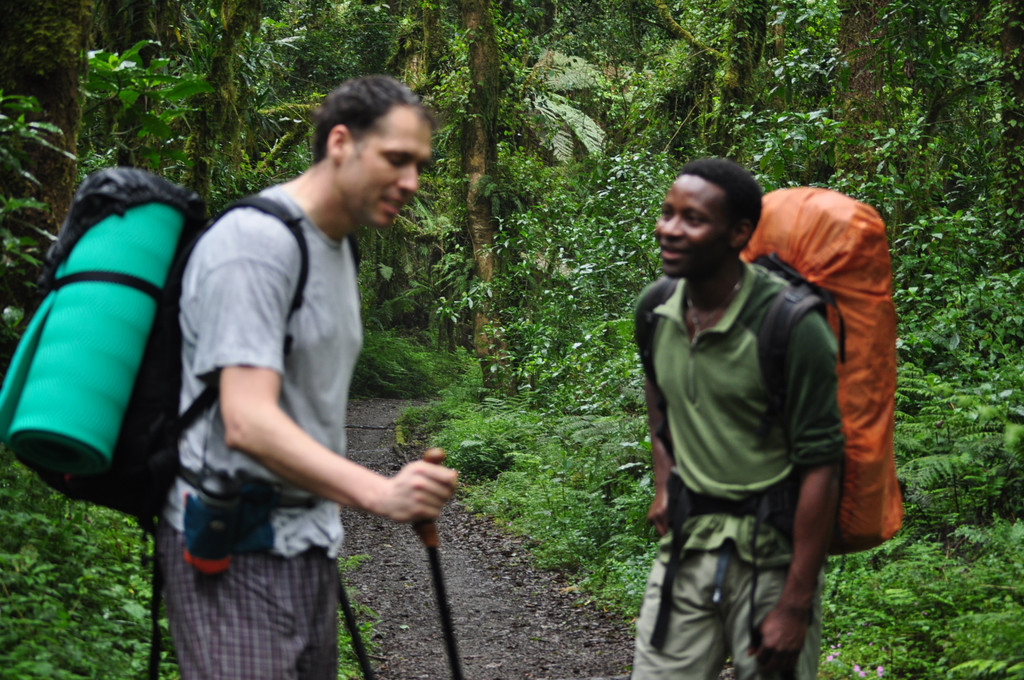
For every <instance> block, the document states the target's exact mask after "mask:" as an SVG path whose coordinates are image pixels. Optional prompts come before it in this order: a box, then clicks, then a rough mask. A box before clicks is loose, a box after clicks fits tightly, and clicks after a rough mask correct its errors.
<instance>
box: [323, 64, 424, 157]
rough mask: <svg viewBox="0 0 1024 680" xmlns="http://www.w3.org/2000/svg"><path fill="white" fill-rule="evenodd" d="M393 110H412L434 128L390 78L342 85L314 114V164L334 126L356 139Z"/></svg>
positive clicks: (410, 96)
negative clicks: (406, 107)
mask: <svg viewBox="0 0 1024 680" xmlns="http://www.w3.org/2000/svg"><path fill="white" fill-rule="evenodd" d="M395 106H408V107H410V108H412V109H415V110H416V112H417V113H419V114H420V115H421V116H422V117H423V119H424V120H425V121H427V122H428V123H430V127H431V128H433V127H434V119H433V117H432V116H431V115H430V113H429V112H428V111H427V109H426V107H424V106H423V103H422V102H421V101H420V98H419V97H418V96H417V95H416V94H415V93H414V92H413V91H412V90H410V89H409V88H408V87H406V86H405V85H403V84H402V83H400V82H398V81H397V80H395V79H394V78H392V77H391V76H383V75H377V76H364V77H362V78H352V79H350V80H346V81H345V82H343V83H342V84H341V85H339V86H338V87H337V88H335V90H334V91H333V92H331V93H330V94H329V95H327V97H326V98H325V99H324V101H323V103H322V104H321V105H320V106H319V107H318V108H317V110H316V111H315V112H314V113H313V163H319V162H320V161H321V160H323V158H324V156H326V155H327V137H328V135H330V133H331V130H333V129H334V127H335V126H336V125H344V126H345V127H347V128H348V129H349V130H350V131H351V133H352V136H353V137H354V138H356V139H359V138H360V137H362V136H363V135H365V134H366V133H367V132H369V131H370V130H372V129H373V127H374V126H375V125H376V124H377V121H378V120H380V119H381V118H382V117H384V116H386V115H387V114H388V112H389V111H391V109H392V107H395Z"/></svg>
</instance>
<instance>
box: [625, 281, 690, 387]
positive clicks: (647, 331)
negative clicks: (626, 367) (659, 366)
mask: <svg viewBox="0 0 1024 680" xmlns="http://www.w3.org/2000/svg"><path fill="white" fill-rule="evenodd" d="M678 282H679V279H672V278H669V277H667V276H663V277H661V278H660V279H658V280H657V281H656V282H655V283H654V285H653V286H651V287H650V288H648V289H647V293H646V294H645V295H644V297H643V299H641V300H640V304H638V305H637V308H636V315H635V317H634V328H633V336H634V338H635V339H636V345H637V349H638V350H639V352H640V363H642V364H643V367H644V374H645V375H646V376H647V377H648V378H649V379H651V380H654V331H655V329H656V328H657V325H658V315H657V314H655V313H654V308H655V307H657V306H658V305H661V304H664V302H665V301H666V300H668V299H669V298H670V297H672V293H674V292H675V290H676V284H677V283H678Z"/></svg>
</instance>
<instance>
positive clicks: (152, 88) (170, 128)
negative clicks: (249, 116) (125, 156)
mask: <svg viewBox="0 0 1024 680" xmlns="http://www.w3.org/2000/svg"><path fill="white" fill-rule="evenodd" d="M155 45H156V43H154V42H153V41H149V40H143V41H139V42H137V43H136V44H135V45H133V46H132V47H131V48H129V49H128V50H126V51H125V52H123V53H121V54H117V53H114V52H108V51H105V50H93V51H91V52H89V55H88V57H89V70H88V73H89V76H88V78H87V80H86V81H85V90H86V96H87V98H88V100H89V102H90V104H91V106H90V107H88V108H87V109H86V114H85V117H86V119H87V120H89V119H91V120H92V121H95V122H91V123H87V127H88V126H97V125H98V124H99V120H97V117H99V115H100V114H101V113H105V114H107V116H106V117H104V118H103V119H102V120H103V121H104V123H109V124H110V128H109V129H108V130H106V131H105V132H104V134H102V136H101V139H102V140H103V141H104V142H106V143H108V144H110V145H111V147H110V148H108V149H105V150H104V151H103V152H102V153H101V155H105V154H107V153H109V152H110V151H111V150H113V149H121V150H122V152H124V153H128V152H136V153H138V154H139V159H140V161H142V162H145V163H146V164H148V165H149V167H150V168H152V169H158V168H160V167H161V166H162V165H164V164H167V163H184V162H185V160H186V158H185V154H184V151H183V150H182V149H181V147H180V146H178V145H173V144H169V142H171V141H172V140H174V139H176V138H177V137H179V135H180V132H179V131H176V130H175V121H176V120H177V119H178V118H179V117H180V116H182V115H184V114H186V113H187V112H188V111H189V110H190V109H189V108H188V105H187V103H188V100H189V98H190V97H193V96H195V95H197V94H200V93H203V92H210V91H212V89H213V88H211V87H210V85H209V84H208V83H206V82H205V81H204V80H202V79H201V78H199V77H198V76H196V75H195V74H193V73H189V72H187V71H181V70H176V69H175V68H174V63H173V62H172V60H171V59H170V58H169V57H155V58H152V59H149V60H148V63H146V60H145V59H144V58H143V56H142V51H143V50H145V49H147V48H151V47H153V46H155ZM87 139H89V140H91V141H93V143H95V144H98V143H100V139H97V138H93V137H87ZM139 142H141V145H140V144H139Z"/></svg>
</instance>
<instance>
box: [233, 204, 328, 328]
mask: <svg viewBox="0 0 1024 680" xmlns="http://www.w3.org/2000/svg"><path fill="white" fill-rule="evenodd" d="M236 208H255V209H256V210H259V211H260V212H263V213H266V214H267V215H270V216H271V217H276V218H277V219H279V220H281V221H282V222H284V225H285V226H286V227H288V231H290V232H291V233H292V236H294V237H295V241H296V242H297V243H298V244H299V253H300V254H301V257H302V261H301V264H300V265H299V281H298V284H297V285H296V286H295V296H294V297H293V298H292V305H291V307H290V308H289V310H288V318H289V319H290V318H291V317H292V315H293V314H295V312H296V310H298V309H299V307H301V306H302V293H303V291H304V290H305V288H306V279H307V278H309V246H308V245H307V243H306V237H305V235H304V234H303V233H302V225H301V222H302V217H301V216H298V215H294V214H292V212H291V211H289V210H288V209H287V208H286V207H285V206H283V205H281V203H279V202H278V201H275V200H273V199H271V198H267V197H266V196H260V195H259V194H253V195H251V196H245V197H244V198H240V199H238V200H237V201H235V202H234V203H232V204H230V205H229V206H228V207H226V208H224V210H223V211H221V213H220V215H218V216H217V219H220V218H221V217H223V216H224V215H225V214H226V213H228V212H230V211H231V210H234V209H236Z"/></svg>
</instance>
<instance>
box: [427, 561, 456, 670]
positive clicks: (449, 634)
mask: <svg viewBox="0 0 1024 680" xmlns="http://www.w3.org/2000/svg"><path fill="white" fill-rule="evenodd" d="M427 557H428V558H429V559H430V571H431V573H432V574H433V576H434V591H435V592H436V593H437V611H438V614H439V615H440V617H441V630H442V631H443V632H444V644H445V648H446V649H447V650H448V662H449V664H450V665H451V667H452V679H453V680H463V677H462V666H461V664H460V662H459V650H458V647H456V645H455V626H454V624H453V623H452V613H451V610H450V609H449V607H448V594H447V592H446V591H445V587H444V578H443V577H442V576H441V559H440V555H438V552H437V548H427Z"/></svg>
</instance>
